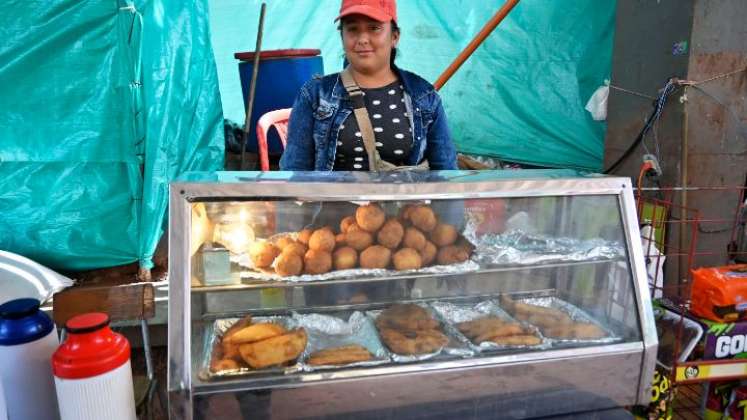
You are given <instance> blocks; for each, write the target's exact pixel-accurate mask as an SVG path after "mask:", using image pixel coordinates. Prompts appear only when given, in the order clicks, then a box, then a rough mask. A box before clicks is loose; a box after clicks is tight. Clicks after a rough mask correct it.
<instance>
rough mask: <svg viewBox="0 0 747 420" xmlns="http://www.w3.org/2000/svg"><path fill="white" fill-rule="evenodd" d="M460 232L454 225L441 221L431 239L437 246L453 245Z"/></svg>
mask: <svg viewBox="0 0 747 420" xmlns="http://www.w3.org/2000/svg"><path fill="white" fill-rule="evenodd" d="M458 234H459V233H458V232H457V230H456V227H454V226H453V225H449V224H446V223H439V224H437V225H436V227H435V228H434V229H433V232H431V241H432V242H433V243H434V244H435V245H437V246H447V245H452V244H453V243H454V242H456V240H457V235H458Z"/></svg>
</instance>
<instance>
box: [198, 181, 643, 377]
mask: <svg viewBox="0 0 747 420" xmlns="http://www.w3.org/2000/svg"><path fill="white" fill-rule="evenodd" d="M351 189H354V185H351ZM350 193H351V194H354V193H355V191H352V190H351V191H350ZM191 240H192V242H191V244H190V247H191V260H190V264H191V266H190V270H191V278H192V315H193V319H194V320H195V324H194V328H193V337H192V339H193V355H194V357H193V359H195V360H194V361H195V364H196V365H195V366H194V367H195V369H194V372H195V377H197V378H200V380H212V379H215V378H214V377H210V376H211V375H209V374H208V375H207V376H205V373H206V372H205V366H206V364H205V363H203V362H204V361H199V360H197V359H200V358H205V357H210V352H211V351H212V352H213V356H214V355H215V354H219V355H222V353H215V352H216V351H218V350H217V347H215V348H210V343H213V344H217V343H219V340H218V341H216V340H215V339H214V337H213V335H214V334H216V332H215V331H213V330H212V328H213V327H214V326H215V325H216V324H215V321H216V320H219V319H225V318H239V317H242V316H244V315H246V314H249V313H250V314H252V315H253V316H254V317H262V316H291V315H293V314H294V313H296V314H309V313H319V314H327V315H329V314H332V315H335V316H338V317H343V318H344V319H347V317H348V316H350V314H351V313H353V312H354V311H362V312H363V313H364V314H368V315H369V316H370V315H371V313H370V312H369V311H371V310H381V309H385V308H388V307H390V306H391V305H392V304H395V303H402V302H417V303H420V304H424V305H426V306H427V307H428V308H429V310H430V311H431V314H432V315H433V316H434V317H435V318H436V319H437V320H438V321H439V323H440V324H441V325H442V326H444V325H446V326H450V327H448V328H447V327H443V328H445V330H444V331H446V332H449V331H452V332H453V331H457V330H459V328H462V327H463V326H460V325H456V324H457V323H458V322H460V321H459V320H457V319H456V318H450V315H449V314H443V313H441V312H439V311H437V310H435V307H434V306H432V304H433V303H449V304H452V305H458V306H461V307H475V306H476V305H478V304H480V303H485V302H493V303H494V306H495V307H497V308H499V309H501V310H502V311H505V313H507V314H509V315H510V316H513V317H514V318H516V319H518V320H520V321H521V322H522V324H521V325H523V328H524V329H523V330H522V332H523V333H527V334H528V332H533V333H536V332H537V331H539V332H540V333H541V335H542V336H544V338H543V339H542V340H543V341H542V342H543V346H542V347H529V348H526V347H524V348H520V349H518V348H511V347H509V348H506V347H501V348H488V349H487V350H485V351H483V350H476V347H478V346H477V344H479V343H474V342H473V344H475V346H471V345H470V344H469V343H467V344H465V346H466V347H467V348H470V349H471V350H472V351H473V352H474V353H475V355H474V356H473V357H484V356H493V355H495V354H497V353H507V352H508V353H511V352H513V353H515V352H522V351H536V350H547V349H548V348H565V347H569V346H572V347H576V346H580V347H583V346H592V345H600V344H611V343H621V342H630V341H640V339H641V337H640V328H639V320H638V315H637V314H638V311H637V307H636V302H635V294H634V291H633V287H632V285H633V283H632V277H631V270H630V267H629V263H628V256H627V250H626V241H625V236H624V228H623V224H622V220H621V216H620V204H619V202H618V197H617V196H615V195H586V196H559V197H527V198H510V199H495V198H484V199H470V200H426V201H408V200H400V201H381V202H376V203H369V202H365V201H364V202H348V201H337V202H308V201H307V202H300V201H282V200H271V199H266V198H262V199H256V201H213V202H199V203H193V204H192V220H191ZM428 305H431V306H428ZM485 314H486V315H484V316H483V318H484V317H488V316H491V315H494V314H493V313H488V312H486V313H485ZM477 319H480V317H478V318H477ZM504 321H506V320H505V319H504ZM527 328H528V329H527ZM585 328H586V329H585ZM589 329H591V333H590V332H589V331H590V330H589ZM223 331H224V330H219V331H218V332H217V334H218V335H220V334H222V332H223ZM465 334H466V333H465ZM527 334H524V335H527ZM585 334H586V335H585ZM455 335H458V333H455ZM516 335H521V334H518V333H517V334H516ZM486 337H487V336H486ZM496 337H497V336H494V337H492V338H490V337H488V338H490V339H491V340H496V339H498V338H496ZM462 338H463V337H462ZM473 339H477V338H475V337H473ZM210 340H213V341H210ZM499 341H500V340H499ZM206 343H207V344H206ZM206 355H207V356H206ZM462 356H463V355H460V356H459V357H462ZM439 357H445V358H449V357H454V354H446V353H444V354H442V355H440V356H439ZM234 359H235V362H236V364H238V365H242V364H243V361H242V358H241V357H240V356H236V355H234ZM392 363H397V361H396V360H395V361H393V362H392ZM291 364H292V362H291ZM228 365H231V364H228ZM286 367H287V366H286ZM208 373H209V372H208ZM201 374H202V375H203V376H202V377H201V376H200V375H201ZM275 374H279V375H282V374H283V373H282V371H277V372H276V373H275ZM286 374H287V372H286ZM206 377H207V379H206Z"/></svg>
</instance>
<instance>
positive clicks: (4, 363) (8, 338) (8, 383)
mask: <svg viewBox="0 0 747 420" xmlns="http://www.w3.org/2000/svg"><path fill="white" fill-rule="evenodd" d="M58 344H59V341H58V339H57V329H56V328H55V327H54V323H53V322H52V320H51V319H50V318H49V316H47V315H46V314H45V313H44V312H42V311H40V310H39V301H38V300H37V299H15V300H11V301H8V302H5V303H3V304H2V305H0V392H2V395H0V419H6V418H7V419H8V420H29V419H44V420H47V419H50V420H55V419H58V418H59V417H58V412H57V396H56V395H55V390H54V378H53V376H52V366H51V362H50V359H51V357H52V353H54V351H55V349H56V348H57V346H58Z"/></svg>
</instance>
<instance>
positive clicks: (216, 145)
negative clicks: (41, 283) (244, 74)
mask: <svg viewBox="0 0 747 420" xmlns="http://www.w3.org/2000/svg"><path fill="white" fill-rule="evenodd" d="M0 36H1V37H2V39H3V43H2V45H0V85H2V86H3V94H2V95H0V214H1V215H2V216H0V249H5V250H9V251H12V252H16V253H19V254H23V255H25V256H27V257H29V258H32V259H35V260H37V261H39V262H41V263H44V264H47V265H49V266H51V267H54V268H57V269H63V270H82V269H89V268H100V267H106V266H114V265H119V264H125V263H130V262H134V261H138V260H140V261H141V263H142V264H143V265H144V266H146V267H147V266H150V264H151V261H150V259H151V257H152V254H153V250H154V249H155V245H156V243H157V241H158V239H159V238H160V235H161V226H162V224H163V218H164V213H165V209H166V205H167V194H166V190H167V188H168V181H169V180H170V179H173V178H174V177H176V176H178V175H179V174H180V173H182V172H184V171H190V170H214V169H219V168H221V167H222V163H223V135H222V114H221V109H220V108H221V106H220V99H219V96H218V85H217V73H216V70H215V63H214V59H213V53H212V49H211V45H210V41H209V36H210V35H209V26H208V15H207V0H198V1H195V2H181V1H178V0H150V1H137V2H135V3H131V2H125V1H122V0H120V1H117V0H108V1H95V2H80V1H73V0H49V1H47V0H45V1H38V0H37V1H28V0H27V1H17V0H11V1H7V2H5V4H4V13H2V15H0Z"/></svg>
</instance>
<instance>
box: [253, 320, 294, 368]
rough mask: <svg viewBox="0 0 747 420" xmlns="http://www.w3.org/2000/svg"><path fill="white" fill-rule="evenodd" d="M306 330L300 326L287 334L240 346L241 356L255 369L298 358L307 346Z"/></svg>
mask: <svg viewBox="0 0 747 420" xmlns="http://www.w3.org/2000/svg"><path fill="white" fill-rule="evenodd" d="M306 341H307V336H306V331H305V330H304V329H303V328H298V329H295V330H293V331H290V332H288V333H287V334H283V335H278V336H275V337H272V338H268V339H266V340H262V341H257V342H254V343H249V344H242V345H240V346H239V352H240V353H241V358H242V359H244V361H245V362H246V364H248V365H249V366H250V367H252V368H253V369H263V368H266V367H270V366H276V365H280V364H282V363H285V362H290V361H293V360H296V359H297V358H298V356H300V355H301V353H303V350H304V349H305V348H306Z"/></svg>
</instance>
